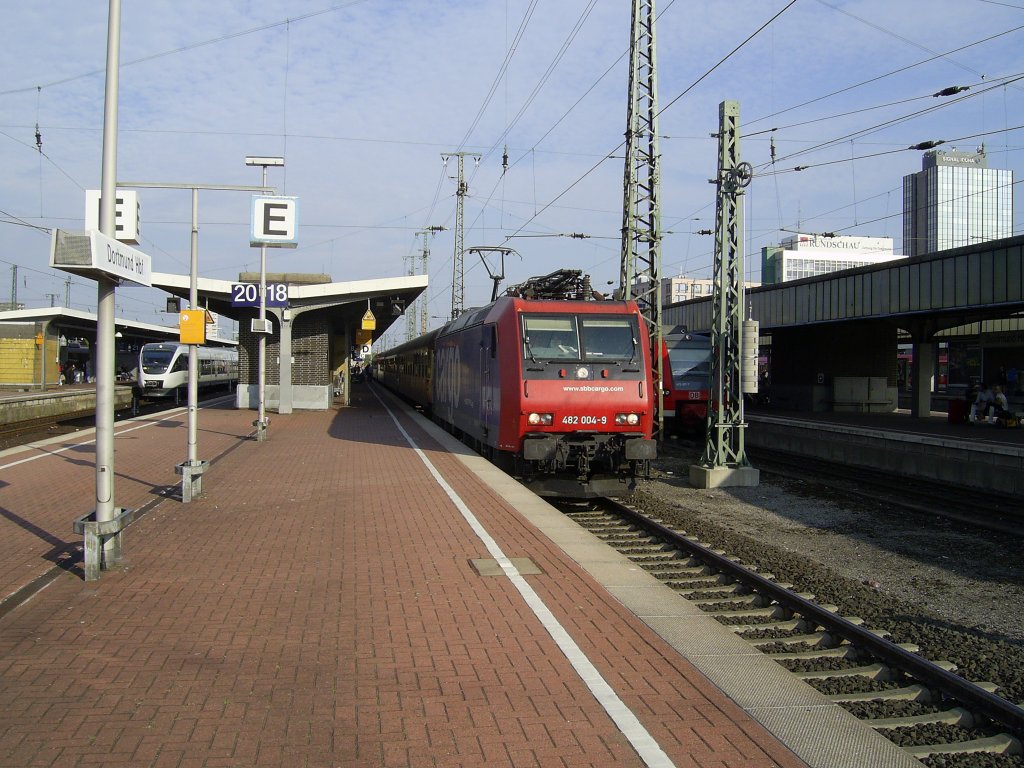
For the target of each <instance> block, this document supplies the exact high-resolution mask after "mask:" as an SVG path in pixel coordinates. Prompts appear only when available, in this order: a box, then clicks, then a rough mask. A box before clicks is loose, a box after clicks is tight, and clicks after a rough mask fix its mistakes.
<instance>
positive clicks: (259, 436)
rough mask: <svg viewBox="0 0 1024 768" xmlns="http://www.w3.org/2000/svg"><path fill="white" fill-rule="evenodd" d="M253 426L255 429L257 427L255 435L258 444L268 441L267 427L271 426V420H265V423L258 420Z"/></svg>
mask: <svg viewBox="0 0 1024 768" xmlns="http://www.w3.org/2000/svg"><path fill="white" fill-rule="evenodd" d="M252 425H253V426H254V427H256V433H255V438H256V442H257V443H262V442H264V441H265V440H266V439H267V427H269V426H270V419H264V420H263V421H260V420H259V419H256V421H254V422H253V423H252Z"/></svg>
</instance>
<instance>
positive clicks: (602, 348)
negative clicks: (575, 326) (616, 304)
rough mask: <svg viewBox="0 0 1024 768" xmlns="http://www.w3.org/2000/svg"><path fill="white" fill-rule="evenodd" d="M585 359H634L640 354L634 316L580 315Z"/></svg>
mask: <svg viewBox="0 0 1024 768" xmlns="http://www.w3.org/2000/svg"><path fill="white" fill-rule="evenodd" d="M580 325H581V326H582V327H581V332H582V333H581V335H582V337H583V351H584V354H583V357H584V359H585V360H632V359H634V358H635V357H636V356H637V355H638V354H639V347H638V344H637V328H636V320H635V318H633V317H628V316H625V315H620V316H617V317H600V316H594V315H582V316H580Z"/></svg>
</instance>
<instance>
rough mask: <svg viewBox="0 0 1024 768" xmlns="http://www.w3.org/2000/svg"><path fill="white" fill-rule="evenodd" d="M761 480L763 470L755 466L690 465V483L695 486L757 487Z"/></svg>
mask: <svg viewBox="0 0 1024 768" xmlns="http://www.w3.org/2000/svg"><path fill="white" fill-rule="evenodd" d="M760 482H761V472H760V471H759V470H757V469H754V468H753V467H704V466H701V465H700V464H691V465H690V485H692V486H693V487H694V488H725V487H729V486H732V487H742V488H755V487H757V486H758V485H759V484H760Z"/></svg>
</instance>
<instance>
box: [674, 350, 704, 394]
mask: <svg viewBox="0 0 1024 768" xmlns="http://www.w3.org/2000/svg"><path fill="white" fill-rule="evenodd" d="M668 359H669V363H670V364H671V365H672V381H673V382H674V383H675V385H676V386H679V387H682V386H684V385H685V384H686V383H687V382H689V381H691V380H692V379H694V378H701V377H703V378H707V376H708V375H709V374H710V373H711V349H710V347H700V346H692V347H671V346H670V347H669V350H668Z"/></svg>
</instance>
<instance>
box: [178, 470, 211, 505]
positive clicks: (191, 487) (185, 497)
mask: <svg viewBox="0 0 1024 768" xmlns="http://www.w3.org/2000/svg"><path fill="white" fill-rule="evenodd" d="M209 464H210V462H208V461H195V462H188V461H186V462H184V463H182V464H178V465H177V466H176V467H175V468H174V472H175V473H176V474H179V475H181V501H182V503H184V504H188V503H189V502H190V501H192V498H193V497H194V496H198V495H199V494H201V493H202V492H203V473H204V472H205V471H206V468H207V466H209Z"/></svg>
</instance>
